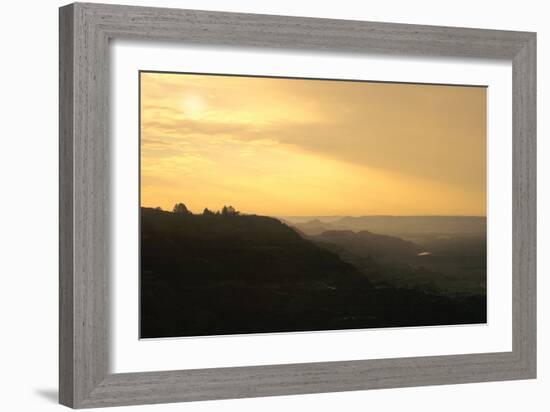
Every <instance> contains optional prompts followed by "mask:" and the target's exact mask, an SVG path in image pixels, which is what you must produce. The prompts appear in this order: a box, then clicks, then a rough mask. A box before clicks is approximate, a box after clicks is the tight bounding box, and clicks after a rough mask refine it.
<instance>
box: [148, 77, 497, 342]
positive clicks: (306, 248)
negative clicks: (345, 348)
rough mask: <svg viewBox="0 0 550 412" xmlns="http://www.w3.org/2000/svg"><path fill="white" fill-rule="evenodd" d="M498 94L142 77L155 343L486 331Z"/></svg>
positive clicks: (453, 88)
mask: <svg viewBox="0 0 550 412" xmlns="http://www.w3.org/2000/svg"><path fill="white" fill-rule="evenodd" d="M486 91H487V90H486V88H485V87H483V86H465V85H460V86H459V85H440V84H411V83H390V82H371V81H362V80H361V81H358V80H333V79H306V78H279V77H260V76H245V75H242V76H241V75H238V76H237V75H218V74H215V75H214V74H194V73H175V72H151V71H142V72H140V73H139V93H140V107H139V117H140V136H139V139H140V274H139V276H140V291H139V293H140V296H139V298H140V338H142V339H146V338H169V337H191V336H211V335H235V334H258V333H282V332H307V331H330V330H346V329H365V328H389V327H392V328H396V327H399V328H401V327H413V326H415V327H418V326H437V325H463V324H483V323H486V321H487V300H486V296H487V294H486V285H487V234H486V216H487V215H486V213H487V208H486V207H487V206H486V203H487V202H486V198H487V191H486V182H487V179H486V177H487V176H486V154H487V153H486V139H487V136H486V114H487V113H486V112H487V110H486Z"/></svg>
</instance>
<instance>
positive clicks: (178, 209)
mask: <svg viewBox="0 0 550 412" xmlns="http://www.w3.org/2000/svg"><path fill="white" fill-rule="evenodd" d="M172 212H174V213H180V214H184V215H192V214H193V213H191V211H190V210H189V209H187V206H185V205H184V204H183V203H176V204H175V205H174V209H172Z"/></svg>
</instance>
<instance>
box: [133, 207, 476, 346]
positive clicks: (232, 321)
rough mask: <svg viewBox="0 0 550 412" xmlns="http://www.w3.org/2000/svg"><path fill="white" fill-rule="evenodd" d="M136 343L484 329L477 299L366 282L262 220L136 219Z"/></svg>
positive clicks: (147, 215)
mask: <svg viewBox="0 0 550 412" xmlns="http://www.w3.org/2000/svg"><path fill="white" fill-rule="evenodd" d="M141 231H142V237H141V337H143V338H152V337H169V336H196V335H220V334H237V333H262V332H283V331H308V330H326V329H350V328H368V327H388V326H411V325H438V324H457V323H480V322H485V302H484V300H481V299H474V298H468V299H458V300H457V299H450V298H448V297H443V296H438V295H433V294H428V293H424V292H421V291H418V290H413V289H409V290H405V289H397V288H394V287H391V286H387V285H380V284H377V285H376V287H375V286H373V284H372V283H371V282H370V281H369V279H368V276H366V275H365V273H361V272H360V271H359V270H357V269H356V268H355V267H354V266H353V265H351V264H349V263H346V262H344V261H343V260H341V259H340V257H338V255H337V254H335V253H332V252H331V251H327V250H324V249H322V248H320V247H319V246H318V245H316V244H315V243H313V242H311V241H309V240H306V239H304V238H303V237H301V236H300V235H299V234H298V233H297V232H295V231H294V230H293V229H291V228H289V227H288V226H286V225H284V224H283V223H281V222H279V221H278V220H276V219H273V218H269V217H263V216H221V215H213V216H211V215H207V216H205V215H184V214H174V213H168V212H162V211H157V210H153V209H142V218H141Z"/></svg>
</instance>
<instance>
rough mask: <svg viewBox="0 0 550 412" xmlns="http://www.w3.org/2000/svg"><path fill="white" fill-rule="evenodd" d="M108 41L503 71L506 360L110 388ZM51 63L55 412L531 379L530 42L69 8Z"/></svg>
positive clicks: (512, 36)
mask: <svg viewBox="0 0 550 412" xmlns="http://www.w3.org/2000/svg"><path fill="white" fill-rule="evenodd" d="M113 38H117V39H118V38H124V39H145V40H161V41H178V42H187V43H195V44H199V45H208V44H217V45H237V46H250V47H262V48H284V49H294V50H306V51H307V50H330V51H342V52H355V53H361V52H369V53H370V52H377V53H394V54H399V53H403V54H418V55H431V56H454V57H478V58H498V59H506V60H509V61H511V62H512V64H513V119H512V121H513V168H514V169H513V170H514V173H513V350H512V351H511V352H502V353H483V354H467V355H453V356H430V357H415V358H399V359H380V360H357V361H345V362H323V363H306V364H291V365H269V366H253V367H234V368H216V369H199V370H179V371H164V372H146V373H125V374H110V373H109V368H108V365H109V350H108V332H109V331H108V326H109V325H108V319H107V308H108V290H109V285H108V272H107V271H108V258H109V253H108V251H109V249H108V248H109V242H108V240H109V239H108V230H107V228H108V225H109V214H108V193H109V192H108V189H109V187H108V184H109V179H108V178H109V144H108V143H109V135H108V121H109V119H108V113H109V101H108V100H109V99H108V96H109V93H108V92H109V90H108V87H109V85H108V79H109V76H108V68H109V40H110V39H113ZM59 55H60V122H59V125H60V199H59V200H60V313H59V316H60V319H59V322H60V335H59V340H60V345H59V359H60V371H59V375H60V380H59V398H60V402H61V403H62V404H64V405H67V406H70V407H74V408H89V407H101V406H114V405H129V404H143V403H162V402H178V401H195V400H203V399H222V398H242V397H254V396H271V395H288V394H300V393H316V392H328V391H349V390H361V389H372V388H387V387H404V386H416V385H435V384H452V383H464V382H483V381H498V380H510V379H528V378H534V377H535V376H536V303H535V298H536V293H535V283H536V272H535V270H536V268H535V264H536V259H535V258H536V256H535V253H536V233H535V231H536V227H535V223H536V216H535V213H536V180H535V179H536V164H535V160H536V159H535V157H536V156H535V149H536V141H535V139H536V107H535V105H536V102H535V100H536V34H535V33H527V32H511V31H497V30H480V29H466V28H452V27H430V26H419V25H403V24H390V23H370V22H360V21H344V20H330V19H315V18H302V17H283V16H271V15H254V14H237V13H219V12H210V11H194V10H177V9H159V8H146V7H129V6H115V5H103V4H85V3H76V4H71V5H68V6H65V7H62V8H61V9H60V54H59ZM221 70H223V67H222V68H221ZM503 121H509V119H503Z"/></svg>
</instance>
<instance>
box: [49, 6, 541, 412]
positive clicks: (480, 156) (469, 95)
mask: <svg viewBox="0 0 550 412" xmlns="http://www.w3.org/2000/svg"><path fill="white" fill-rule="evenodd" d="M535 99H536V35H535V34H534V33H528V32H510V31H499V30H481V29H470V28H451V27H431V26H418V25H403V24H392V23H372V22H359V21H344V20H329V19H314V18H303V17H287V16H271V15H254V14H237V13H221V12H209V11H194V10H178V9H159V8H146V7H131V6H116V5H103V4H86V3H75V4H71V5H68V6H65V7H62V8H61V9H60V384H59V386H60V402H61V403H62V404H64V405H67V406H70V407H73V408H90V407H104V406H117V405H131V404H145V403H162V402H180V401H194V400H207V399H223V398H242V397H256V396H273V395H288V394H303V393H318V392H331V391H349V390H363V389H371V388H389V387H404V386H420V385H438V384H451V383H466V382H484V381H499V380H511V379H530V378H535V376H536V301H535V298H536V291H535V285H536V270H535V265H536V261H535V253H536V231H535V223H536V164H535V159H536V155H535V154H536V153H535V149H536V147H535V141H536V101H535Z"/></svg>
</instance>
